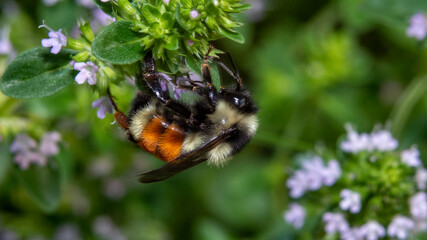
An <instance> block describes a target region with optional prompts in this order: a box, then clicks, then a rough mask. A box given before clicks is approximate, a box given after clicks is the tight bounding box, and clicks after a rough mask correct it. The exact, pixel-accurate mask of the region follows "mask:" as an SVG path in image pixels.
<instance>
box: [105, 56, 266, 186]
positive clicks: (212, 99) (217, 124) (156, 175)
mask: <svg viewBox="0 0 427 240" xmlns="http://www.w3.org/2000/svg"><path fill="white" fill-rule="evenodd" d="M208 56H209V52H208V53H207V54H206V56H205V58H204V60H203V63H202V64H201V73H202V74H201V77H202V84H191V81H190V85H189V84H186V85H178V84H177V85H176V87H177V88H179V89H183V90H189V91H192V92H194V93H195V94H197V95H198V96H200V100H197V101H196V102H195V103H193V104H184V103H181V102H179V101H178V100H175V99H173V98H171V97H170V94H169V92H168V90H167V89H165V88H164V87H163V88H162V86H161V78H160V75H159V73H158V72H157V70H156V65H155V61H154V59H153V56H152V53H150V52H149V53H148V54H147V55H146V56H145V58H144V60H143V61H142V64H141V68H142V69H141V72H140V74H139V76H138V78H139V79H141V80H142V81H144V82H145V83H146V85H147V86H148V87H149V88H150V90H151V91H149V92H150V93H149V94H147V93H142V92H138V93H137V95H136V97H135V98H134V100H133V101H132V104H131V108H130V112H129V114H128V115H127V116H126V115H125V114H124V113H123V112H121V111H120V110H119V109H118V108H117V105H116V103H115V102H114V101H113V97H112V95H111V93H110V91H108V94H109V96H110V100H111V102H112V104H113V106H114V109H115V113H114V118H115V120H116V122H117V123H118V125H119V126H120V127H121V128H123V129H124V130H125V131H126V134H127V137H128V139H129V140H130V141H132V142H135V143H136V144H138V145H139V147H141V148H142V149H144V150H145V151H147V152H150V153H152V154H154V155H155V156H157V157H158V158H160V159H161V160H163V161H165V162H167V163H166V164H164V165H163V166H162V167H160V168H158V169H155V170H152V171H148V172H145V173H142V174H140V176H139V181H140V182H142V183H149V182H156V181H161V180H164V179H166V178H168V177H171V176H173V175H175V174H176V173H179V172H181V171H183V170H185V169H188V168H190V167H193V166H195V165H197V164H199V163H202V162H204V161H207V164H208V165H214V166H222V165H223V164H224V163H226V162H227V161H228V160H229V159H230V158H231V157H232V156H233V155H234V154H236V153H237V152H239V151H240V150H241V149H242V148H243V147H244V146H245V145H246V144H247V143H248V142H249V141H250V140H251V139H252V137H253V136H254V135H255V132H256V130H257V128H258V118H257V116H256V113H257V111H258V108H257V106H256V105H255V103H254V101H253V100H252V98H251V95H250V92H249V91H248V90H247V89H246V88H244V87H243V86H242V81H241V79H240V76H239V74H238V71H237V70H236V74H234V73H232V71H230V70H229V69H228V68H227V67H225V65H224V64H223V63H221V64H220V66H222V67H223V68H224V69H226V71H227V72H229V73H230V74H233V75H232V77H233V78H234V79H235V81H236V82H237V84H236V86H235V87H231V88H221V89H220V90H219V91H218V90H217V89H216V87H215V86H214V85H213V84H212V78H211V70H210V67H209V64H208V60H209V57H208ZM233 66H234V68H235V65H234V63H233Z"/></svg>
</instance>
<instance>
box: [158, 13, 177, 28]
mask: <svg viewBox="0 0 427 240" xmlns="http://www.w3.org/2000/svg"><path fill="white" fill-rule="evenodd" d="M174 23H175V21H174V19H173V15H172V14H171V13H169V12H166V13H164V14H163V15H162V17H161V18H160V26H162V28H164V29H171V28H172V27H173V24H174Z"/></svg>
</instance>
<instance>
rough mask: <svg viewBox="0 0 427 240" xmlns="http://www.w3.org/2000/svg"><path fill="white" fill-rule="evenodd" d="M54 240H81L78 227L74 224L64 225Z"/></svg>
mask: <svg viewBox="0 0 427 240" xmlns="http://www.w3.org/2000/svg"><path fill="white" fill-rule="evenodd" d="M53 239H54V240H81V239H83V238H82V237H81V235H80V231H79V229H78V227H77V226H76V225H74V224H64V225H62V226H60V227H59V228H58V229H57V230H56V232H55V235H54V237H53Z"/></svg>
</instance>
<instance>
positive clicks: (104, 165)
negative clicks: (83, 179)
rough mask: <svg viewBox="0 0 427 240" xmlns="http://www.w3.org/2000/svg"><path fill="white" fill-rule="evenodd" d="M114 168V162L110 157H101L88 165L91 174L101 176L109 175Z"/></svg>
mask: <svg viewBox="0 0 427 240" xmlns="http://www.w3.org/2000/svg"><path fill="white" fill-rule="evenodd" d="M113 168H114V164H113V162H112V160H111V159H110V158H106V157H101V158H98V159H96V160H94V161H91V162H90V164H89V166H88V169H87V170H88V173H89V174H90V176H92V177H95V178H99V177H105V176H108V175H109V174H110V173H111V171H112V170H113Z"/></svg>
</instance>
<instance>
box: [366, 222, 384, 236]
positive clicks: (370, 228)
mask: <svg viewBox="0 0 427 240" xmlns="http://www.w3.org/2000/svg"><path fill="white" fill-rule="evenodd" d="M360 234H361V236H362V237H363V239H366V240H377V239H378V238H382V237H384V236H385V228H384V227H383V226H382V225H381V224H379V223H378V222H377V221H369V222H367V223H365V224H364V225H363V226H362V227H360Z"/></svg>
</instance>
